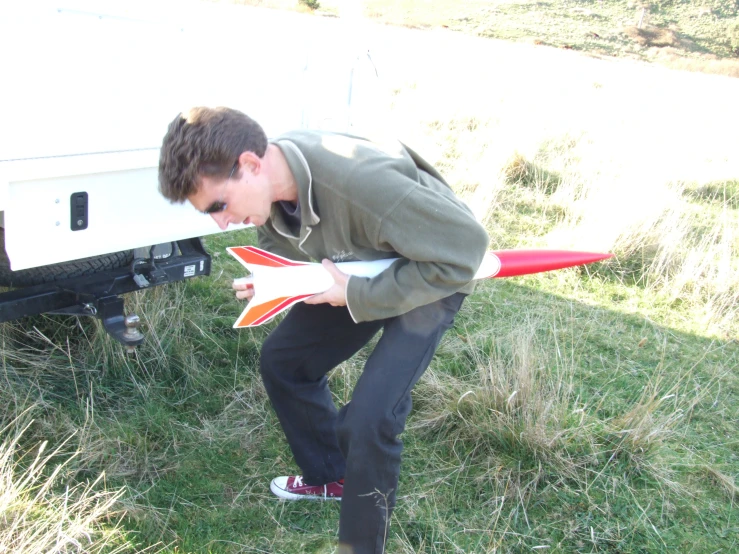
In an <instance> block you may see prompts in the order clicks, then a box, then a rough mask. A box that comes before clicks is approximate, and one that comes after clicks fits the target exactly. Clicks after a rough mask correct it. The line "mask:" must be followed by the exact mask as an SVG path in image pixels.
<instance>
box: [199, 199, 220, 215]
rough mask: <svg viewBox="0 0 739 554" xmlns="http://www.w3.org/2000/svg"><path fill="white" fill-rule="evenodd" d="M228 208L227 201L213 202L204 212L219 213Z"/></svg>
mask: <svg viewBox="0 0 739 554" xmlns="http://www.w3.org/2000/svg"><path fill="white" fill-rule="evenodd" d="M225 209H226V203H225V202H213V203H212V204H211V205H210V206H208V207H207V208H206V209H205V210H203V213H204V214H217V213H219V212H222V211H223V210H225Z"/></svg>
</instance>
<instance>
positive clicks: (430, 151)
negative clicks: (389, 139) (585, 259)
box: [0, 2, 739, 554]
mask: <svg viewBox="0 0 739 554" xmlns="http://www.w3.org/2000/svg"><path fill="white" fill-rule="evenodd" d="M322 5H324V7H323V8H322V9H324V10H326V11H328V12H330V10H331V6H330V4H329V3H328V2H322ZM430 5H431V4H429V6H430ZM706 5H708V4H706ZM716 5H717V6H718V4H716ZM364 6H365V10H370V9H375V10H376V11H377V10H379V9H380V8H379V7H378V6H380V4H379V3H377V4H373V3H371V2H366V3H365V4H364ZM372 6H375V8H372ZM386 6H387V7H386V9H387V10H390V9H391V8H392V9H393V10H397V11H398V13H400V12H401V11H402V10H407V11H405V12H403V14H404V15H403V17H404V18H405V19H404V24H406V25H408V24H412V26H414V27H419V28H425V27H434V26H437V25H447V26H448V27H452V28H453V27H454V26H462V25H466V26H467V27H468V28H479V29H480V30H483V29H488V28H490V27H489V26H490V21H491V19H490V17H487V16H486V17H483V16H482V15H479V14H480V13H482V12H480V11H479V10H482V8H484V7H485V6H487V7H488V8H490V6H491V4H489V3H485V4H483V3H474V2H466V3H464V9H465V10H470V14H472V15H469V17H470V18H471V19H470V21H465V22H462V21H461V20H459V18H460V17H468V16H467V15H463V14H460V13H458V12H459V10H460V9H461V8H457V7H456V6H455V7H453V9H452V8H450V5H449V4H439V5H434V9H430V8H429V9H425V10H424V11H423V12H422V13H419V12H418V11H415V12H414V11H413V9H416V8H417V4H411V3H394V4H392V5H390V4H388V5H386ZM413 6H416V8H414V7H413ZM495 6H496V7H495V9H496V10H499V13H501V14H502V13H505V14H509V15H510V14H516V13H517V14H519V15H518V16H520V17H521V18H523V17H524V16H526V13H531V11H530V10H529V12H526V11H525V10H524V9H523V8H524V7H526V6H528V5H527V4H524V3H509V4H502V3H501V4H495ZM538 6H539V7H538V9H540V10H542V11H546V10H547V9H550V8H549V7H548V5H547V4H544V3H540V4H539V5H538ZM623 6H625V4H622V3H619V2H613V3H605V2H604V3H603V4H602V5H601V4H598V3H585V2H581V3H577V4H575V3H571V10H570V11H569V12H568V11H564V13H570V14H573V13H576V12H572V9H574V8H578V7H579V8H586V9H589V10H593V11H596V10H600V9H601V8H602V9H603V10H604V12H603V13H606V11H608V10H617V9H622V8H623V9H625V8H624V7H623ZM722 6H723V4H722ZM436 8H438V9H436ZM693 8H696V6H695V5H693V4H689V3H681V4H677V3H674V4H673V3H669V2H664V3H662V4H661V5H659V9H657V8H653V9H650V11H649V15H650V17H651V20H650V24H653V25H655V24H656V22H657V23H658V21H657V19H658V17H666V15H665V14H667V13H670V10H673V11H675V13H677V11H679V10H688V9H693ZM383 9H385V8H383ZM722 9H723V8H722ZM475 10H478V11H475ZM517 10H518V11H517ZM388 13H389V12H388ZM491 13H492V12H491ZM599 13H600V12H599ZM608 13H610V12H608ZM712 13H713V14H714V15H716V13H719V15H720V14H721V13H723V12H712ZM727 13H728V12H727ZM414 14H415V15H414ZM452 14H454V15H452ZM474 14H478V15H474ZM488 15H490V16H491V14H488ZM581 15H582V14H581ZM518 16H517V17H518ZM582 16H583V17H585V16H584V15H582ZM386 17H390V16H389V15H387V16H386ZM475 17H476V18H477V19H475ZM491 17H492V16H491ZM511 17H513V16H512V15H511ZM557 17H559V18H564V17H565V16H564V15H560V16H557ZM578 17H579V16H578ZM589 17H591V18H592V19H593V20H594V21H598V22H600V23H599V24H602V25H605V24H606V22H605V21H604V19H601V18H595V17H593V16H589ZM609 17H610V16H609ZM701 17H704V19H705V18H706V17H707V16H701ZM716 17H717V20H718V19H721V18H720V17H718V16H716ZM722 17H723V16H722ZM731 17H735V16H731ZM552 18H553V21H560V19H557V18H555V17H554V16H552ZM572 18H574V15H572ZM603 18H605V15H604V16H603ZM501 19H503V18H500V17H499V18H498V21H500V20H501ZM696 19H697V18H696ZM710 20H711V21H714V20H713V19H710ZM413 21H415V22H416V23H411V22H413ZM514 21H517V20H515V19H510V20H509V22H510V25H511V27H513V26H514V25H513V22H514ZM722 22H723V23H725V22H726V21H723V20H722ZM401 23H402V22H401ZM696 24H697V22H696ZM522 28H523V27H522ZM539 29H540V30H539V32H538V33H537V34H536V36H550V35H545V31H546V32H552V33H554V32H555V31H556V25H555V24H554V23H552V24H551V25H548V26H540V27H539ZM711 33H713V34H711ZM718 33H719V31H717V30H715V29H714V30H713V31H710V32H709V30H706V36H708V37H709V38H710V36H714V37H716V36H718ZM477 34H484V33H482V32H480V33H477ZM598 34H601V33H600V32H599V33H598ZM552 36H554V35H552ZM557 36H560V37H563V36H565V34H561V33H560V34H559V35H557ZM413 37H414V40H413V41H412V43H411V44H408V45H407V48H408V56H409V57H411V58H413V59H415V60H416V63H415V65H414V67H413V69H412V70H411V69H410V68H409V67H408V66H407V64H396V65H393V64H392V63H390V62H387V63H386V64H385V65H380V67H381V68H382V69H383V79H384V81H383V84H384V85H385V86H386V87H387V91H388V94H387V104H386V105H385V106H384V107H383V108H382V111H380V113H382V114H384V116H385V117H383V118H380V119H379V121H378V124H381V126H383V127H385V128H386V131H387V132H388V133H392V134H393V135H397V136H399V137H401V138H402V139H403V140H404V141H405V142H407V143H408V144H410V145H412V146H413V147H414V149H416V150H418V151H419V152H421V153H422V154H423V155H424V156H425V157H426V158H427V159H429V161H431V162H433V163H434V164H435V165H437V166H438V167H439V168H440V169H441V170H442V172H443V173H444V174H445V175H446V176H447V177H448V178H449V180H450V182H452V183H454V186H455V189H456V190H457V192H458V193H459V194H460V195H461V196H463V197H464V198H465V199H467V200H468V202H469V203H470V205H471V206H472V207H473V209H474V210H475V211H476V213H477V215H478V216H479V217H480V219H481V220H482V221H484V222H485V225H486V227H487V229H488V231H489V234H490V236H491V241H492V247H493V248H519V247H521V248H522V247H557V248H579V249H584V250H585V249H593V250H608V251H612V252H614V253H615V255H616V256H615V258H614V259H613V260H611V261H609V262H607V263H603V264H599V265H598V266H589V267H585V268H578V269H569V270H564V271H558V272H552V273H548V274H540V275H534V276H527V277H522V278H516V279H507V280H491V281H488V282H484V283H480V284H479V285H478V288H477V290H476V292H475V294H474V295H472V296H471V297H470V298H469V299H468V300H467V302H466V303H465V305H464V307H463V310H462V311H461V312H460V314H459V316H458V318H457V321H456V324H455V327H454V328H453V329H452V330H451V331H450V332H449V333H448V334H447V335H446V337H445V339H444V340H443V342H442V345H441V347H440V349H439V352H438V353H437V356H436V357H435V359H434V361H433V363H432V365H431V367H430V369H429V370H428V372H427V373H426V375H425V376H424V377H423V379H422V380H421V381H420V382H419V384H418V386H417V387H416V389H415V391H414V397H413V400H414V409H413V412H412V413H411V416H410V418H409V422H408V429H407V430H406V432H405V433H404V435H403V440H404V442H405V446H406V450H405V453H404V460H403V469H402V472H401V482H400V486H399V493H398V507H397V509H396V511H395V513H394V515H393V521H392V525H391V527H390V529H389V535H388V552H389V553H403V554H405V553H409V554H410V553H417V552H423V553H433V554H437V553H455V554H457V553H460V552H470V553H472V552H474V553H477V552H486V553H493V552H495V553H503V552H511V553H518V552H531V551H535V552H539V551H544V552H563V553H564V552H567V553H570V552H581V553H591V552H608V553H617V552H629V553H631V552H644V553H652V552H690V553H704V552H705V553H714V552H726V553H728V552H733V551H736V550H737V539H736V537H737V536H739V533H738V531H739V523H738V522H739V519H738V518H739V509H737V505H736V501H737V476H738V475H739V441H738V440H737V431H736V429H737V421H739V379H738V376H737V371H736V368H737V367H739V323H738V322H739V317H737V306H738V305H739V303H738V302H737V296H738V295H739V241H738V238H737V229H739V201H738V200H737V199H738V198H739V166H738V165H737V160H736V152H737V151H738V147H739V143H738V141H739V139H738V138H737V137H738V136H739V135H737V133H736V129H737V128H739V120H738V116H737V112H736V110H734V109H733V106H734V103H735V98H736V86H735V84H734V83H735V81H733V80H730V79H726V78H721V77H709V76H702V75H695V74H685V73H680V72H665V71H664V70H660V69H657V68H653V67H649V66H646V65H643V64H633V63H631V62H623V63H620V64H614V63H611V62H608V61H601V60H596V59H593V58H592V57H587V58H584V57H582V56H581V55H579V54H577V53H573V52H569V51H561V50H554V49H542V48H540V47H536V48H533V47H530V46H527V45H522V44H514V45H507V44H501V43H498V42H495V41H489V42H484V41H476V42H474V43H470V42H467V41H466V40H465V39H464V38H463V37H461V36H460V35H458V34H452V33H449V34H444V40H442V39H440V38H439V35H437V34H434V33H420V32H417V33H416V34H414V35H413ZM521 40H525V39H524V38H522V39H521ZM526 40H528V39H526ZM542 40H543V39H542ZM618 40H622V39H621V38H619V39H618ZM546 41H547V42H551V43H553V44H554V42H555V40H554V38H547V39H546ZM591 42H592V41H591ZM696 43H698V41H696ZM710 43H711V41H710V40H709V39H706V40H705V41H704V43H702V44H703V46H702V47H703V48H706V49H710V48H712V47H711V46H710ZM614 44H616V42H614ZM471 45H474V48H475V49H474V51H473V53H470V47H471ZM574 45H575V44H574V43H573V46H574ZM614 48H615V46H614ZM418 52H423V55H419V54H418ZM716 55H719V54H716ZM645 56H646V54H645ZM686 59H687V58H686ZM695 59H699V58H695ZM480 60H491V64H494V66H495V72H494V78H492V77H491V75H490V74H489V73H488V72H485V71H479V67H480ZM378 63H379V61H378ZM522 67H525V68H526V71H522V70H521V68H522ZM439 68H443V71H440V70H439ZM255 240H256V239H255V234H254V232H253V231H250V230H247V231H238V232H234V233H229V234H225V235H218V236H214V237H210V238H208V239H207V241H206V242H207V246H208V248H209V250H210V251H211V252H212V253H214V270H213V275H212V276H211V277H210V278H207V279H198V280H193V281H189V282H187V283H183V284H180V285H177V286H171V287H162V288H156V289H152V290H149V291H146V292H144V293H141V294H137V295H134V296H130V297H129V298H127V302H128V305H127V307H128V309H129V310H130V311H135V312H137V313H138V314H139V315H140V316H141V317H142V320H143V322H144V327H145V329H146V341H145V343H144V344H143V345H142V346H141V347H139V348H138V349H137V351H136V353H135V354H134V355H133V356H129V355H126V354H125V352H124V350H123V349H122V348H120V347H119V346H118V345H117V344H116V343H114V341H112V340H111V339H110V338H109V337H108V336H107V335H106V334H105V333H104V332H102V330H101V328H100V326H99V324H98V323H97V322H95V321H94V320H87V319H79V320H78V319H77V318H72V317H59V316H40V317H35V318H31V319H26V320H23V321H19V322H14V323H9V324H3V325H2V326H1V327H0V369H1V373H0V376H1V377H2V382H3V384H2V386H1V387H0V400H1V402H0V415H1V416H2V421H3V426H4V427H5V430H4V431H3V438H2V441H3V445H2V449H1V450H0V459H1V460H2V463H1V464H0V475H2V479H3V484H4V489H3V492H2V499H3V502H4V503H3V504H2V510H1V511H0V514H2V519H0V546H1V547H2V548H3V549H4V550H6V551H9V552H29V551H32V550H30V549H29V548H28V547H26V546H25V545H24V546H19V545H20V544H21V543H20V542H13V541H18V540H20V539H19V538H18V537H21V534H19V533H17V532H16V530H18V529H21V528H23V529H25V530H26V537H27V538H29V537H30V538H33V540H34V541H37V542H34V543H33V544H34V545H36V548H37V550H38V551H53V548H57V549H58V551H60V552H61V551H65V552H115V551H131V552H167V553H178V554H179V553H184V552H193V553H201V552H213V553H215V552H218V553H222V552H223V553H252V552H253V553H257V552H259V553H263V552H273V553H295V552H301V553H302V552H305V553H315V554H324V553H330V552H334V551H335V548H336V547H335V542H336V538H337V520H338V507H337V506H336V505H334V504H308V505H305V504H294V503H293V504H291V503H284V502H280V501H277V500H276V499H274V498H273V497H272V496H271V494H270V493H269V490H268V483H269V480H270V478H271V477H272V476H274V475H278V474H285V473H290V472H293V471H295V466H294V463H293V462H292V458H291V455H290V452H289V450H288V448H287V446H286V443H285V441H284V438H283V437H282V434H281V431H280V429H279V425H278V423H277V421H276V418H275V416H274V413H273V412H272V411H271V409H270V407H269V405H268V401H267V399H266V396H265V393H264V390H263V388H262V386H261V383H260V380H259V376H258V370H257V360H258V356H259V348H260V345H261V343H262V341H263V340H264V338H265V337H266V335H267V333H268V332H269V328H270V327H269V326H267V327H266V328H257V329H253V330H247V331H241V332H238V333H236V332H234V331H233V330H232V329H231V325H232V323H233V321H234V320H235V318H236V316H237V315H238V314H239V313H240V311H241V306H240V305H238V304H237V303H236V302H234V301H233V297H232V294H231V292H230V281H231V279H233V278H234V277H238V276H241V274H242V271H241V269H240V267H239V266H238V264H237V263H236V262H235V261H234V260H232V259H231V258H230V257H229V256H228V255H227V254H226V253H225V250H224V249H225V247H226V246H230V245H234V244H250V243H254V242H255ZM366 356H367V351H366V350H365V351H363V352H360V353H359V354H358V355H357V356H356V357H355V358H354V359H352V360H350V361H348V362H346V363H345V364H342V365H341V366H340V367H338V368H337V369H336V370H335V371H334V372H333V373H332V375H331V378H330V384H331V388H332V390H333V392H334V395H335V399H336V402H337V403H338V404H342V403H345V402H347V401H348V400H349V398H350V395H351V388H352V385H353V383H354V382H355V381H356V379H357V378H358V375H359V373H360V372H361V368H362V363H363V360H364V359H365V357H366ZM41 445H45V446H44V448H43V450H42V449H41ZM6 499H12V502H11V501H9V500H6ZM35 530H39V533H38V534H33V535H32V533H36V531H35ZM6 531H7V533H6ZM41 537H45V538H43V539H42V538H41ZM59 537H64V538H63V539H62V540H60V539H59ZM44 541H45V542H44Z"/></svg>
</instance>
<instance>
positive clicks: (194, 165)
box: [159, 107, 267, 203]
mask: <svg viewBox="0 0 739 554" xmlns="http://www.w3.org/2000/svg"><path fill="white" fill-rule="evenodd" d="M266 150H267V135H266V134H265V133H264V129H262V127H261V126H260V125H259V123H257V122H256V121H254V120H253V119H252V118H250V117H249V116H247V115H246V114H244V113H242V112H240V111H238V110H234V109H231V108H204V107H198V108H192V109H190V110H188V111H187V112H183V113H181V114H179V115H178V116H177V117H176V118H175V119H174V121H172V123H170V124H169V128H168V129H167V134H166V135H164V140H163V141H162V149H161V151H160V153H159V192H161V193H162V195H163V196H164V197H165V198H167V199H168V200H169V201H170V202H173V203H182V202H184V201H185V200H186V199H187V197H188V196H190V195H191V194H195V193H196V192H197V190H198V188H199V187H200V178H201V177H204V176H208V177H223V178H224V179H226V178H228V175H229V173H230V172H231V169H232V168H233V166H234V163H235V162H236V160H237V159H238V157H239V156H240V155H241V153H242V152H246V151H249V152H254V153H255V154H256V155H257V156H259V157H260V158H262V157H263V156H264V153H265V152H266Z"/></svg>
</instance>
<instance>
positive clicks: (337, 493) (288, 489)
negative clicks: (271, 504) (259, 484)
mask: <svg viewBox="0 0 739 554" xmlns="http://www.w3.org/2000/svg"><path fill="white" fill-rule="evenodd" d="M269 489H270V490H271V491H272V492H273V493H274V494H275V495H277V496H279V497H280V498H285V499H286V500H341V493H342V492H343V491H344V480H343V479H340V480H339V481H334V482H333V483H327V484H325V485H306V484H305V483H303V477H302V476H301V475H294V476H293V475H291V476H289V477H276V478H274V479H273V480H272V483H270V485H269Z"/></svg>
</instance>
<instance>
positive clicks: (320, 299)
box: [305, 292, 326, 304]
mask: <svg viewBox="0 0 739 554" xmlns="http://www.w3.org/2000/svg"><path fill="white" fill-rule="evenodd" d="M324 296H326V293H325V292H322V293H321V294H314V295H313V296H311V297H309V298H306V299H305V303H306V304H323V303H324V302H326V300H325V298H324Z"/></svg>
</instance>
